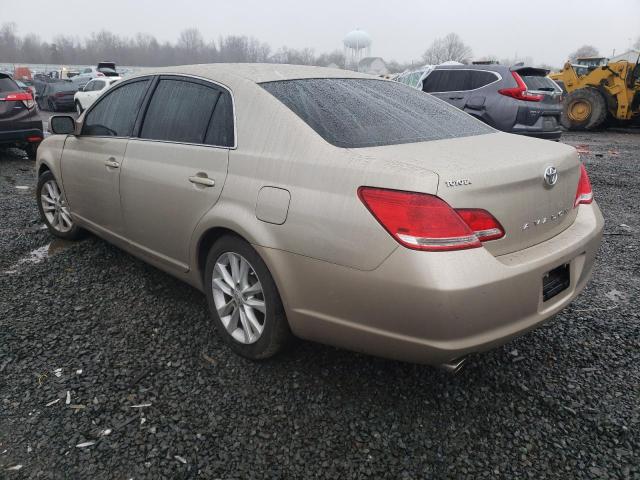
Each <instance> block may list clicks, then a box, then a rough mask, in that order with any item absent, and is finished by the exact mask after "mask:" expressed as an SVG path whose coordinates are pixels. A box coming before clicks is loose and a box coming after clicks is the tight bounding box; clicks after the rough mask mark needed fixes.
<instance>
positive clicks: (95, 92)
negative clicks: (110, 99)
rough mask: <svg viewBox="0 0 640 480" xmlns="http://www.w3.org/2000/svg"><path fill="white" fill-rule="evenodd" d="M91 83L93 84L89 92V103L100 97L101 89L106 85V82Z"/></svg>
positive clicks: (94, 81)
mask: <svg viewBox="0 0 640 480" xmlns="http://www.w3.org/2000/svg"><path fill="white" fill-rule="evenodd" d="M91 83H92V84H93V85H92V87H91V91H90V92H89V98H90V100H89V101H90V102H91V103H93V102H94V101H95V100H96V98H98V97H99V96H100V94H101V93H102V89H103V88H104V86H105V85H106V82H105V81H104V80H95V79H94V80H92V81H91Z"/></svg>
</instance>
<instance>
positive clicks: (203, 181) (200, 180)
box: [189, 175, 216, 187]
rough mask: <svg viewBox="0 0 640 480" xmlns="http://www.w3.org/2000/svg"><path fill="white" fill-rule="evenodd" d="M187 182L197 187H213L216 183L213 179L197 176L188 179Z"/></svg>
mask: <svg viewBox="0 0 640 480" xmlns="http://www.w3.org/2000/svg"><path fill="white" fill-rule="evenodd" d="M189 181H190V182H191V183H195V184H197V185H202V186H203V187H213V186H214V185H215V184H216V181H215V180H214V179H213V178H209V177H201V176H199V175H194V176H193V177H189Z"/></svg>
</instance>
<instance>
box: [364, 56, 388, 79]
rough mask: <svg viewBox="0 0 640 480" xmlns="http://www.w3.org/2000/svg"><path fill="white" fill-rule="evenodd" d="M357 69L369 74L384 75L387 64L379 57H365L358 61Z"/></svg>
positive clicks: (386, 70)
mask: <svg viewBox="0 0 640 480" xmlns="http://www.w3.org/2000/svg"><path fill="white" fill-rule="evenodd" d="M358 71H359V72H362V73H368V74H370V75H386V74H388V73H389V69H388V68H387V64H386V63H385V61H384V60H383V59H382V58H380V57H365V58H363V59H362V60H360V63H358Z"/></svg>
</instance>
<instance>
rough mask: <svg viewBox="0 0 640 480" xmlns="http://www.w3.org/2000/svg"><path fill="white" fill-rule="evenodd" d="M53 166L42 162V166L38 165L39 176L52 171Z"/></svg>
mask: <svg viewBox="0 0 640 480" xmlns="http://www.w3.org/2000/svg"><path fill="white" fill-rule="evenodd" d="M51 171H52V168H51V167H50V166H49V165H48V164H47V163H45V162H42V163H41V164H40V166H39V167H38V178H40V175H42V174H43V173H45V172H51Z"/></svg>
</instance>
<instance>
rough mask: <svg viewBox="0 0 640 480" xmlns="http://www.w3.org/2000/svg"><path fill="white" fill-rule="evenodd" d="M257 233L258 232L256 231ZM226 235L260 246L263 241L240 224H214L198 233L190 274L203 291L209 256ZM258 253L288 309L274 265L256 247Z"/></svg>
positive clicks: (284, 293)
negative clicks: (213, 247)
mask: <svg viewBox="0 0 640 480" xmlns="http://www.w3.org/2000/svg"><path fill="white" fill-rule="evenodd" d="M254 233H256V232H254ZM225 235H234V236H236V237H238V238H240V239H242V240H244V241H245V242H247V243H249V244H250V245H251V246H252V247H254V249H255V247H256V246H259V245H260V243H261V242H256V241H255V240H254V238H253V236H252V234H251V233H250V232H248V231H246V230H245V229H243V228H242V227H241V226H240V225H220V224H218V225H212V226H210V227H209V228H206V229H205V230H203V231H202V232H201V233H200V234H199V235H198V237H197V238H198V240H197V241H196V242H195V244H194V245H195V248H194V253H193V255H192V262H193V263H192V264H193V266H194V270H195V271H193V272H192V274H191V276H190V278H191V283H192V284H193V285H194V286H196V287H199V288H200V289H201V290H202V291H204V289H205V281H204V276H205V269H206V263H207V256H208V254H209V251H210V250H211V247H212V246H213V245H214V244H215V242H216V241H218V240H219V239H220V238H221V237H223V236H225ZM256 253H257V254H258V255H259V256H260V258H262V261H263V262H264V263H265V265H266V266H267V268H268V269H269V272H270V273H271V278H273V281H274V283H275V285H276V290H277V291H278V294H279V295H280V299H281V301H282V303H283V305H284V307H285V309H287V305H288V299H287V295H286V292H283V291H282V287H281V285H280V282H279V281H278V277H279V276H278V275H277V274H276V273H275V272H274V265H273V264H272V263H271V261H270V259H269V258H265V256H264V255H261V254H260V252H259V251H258V249H256Z"/></svg>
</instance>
